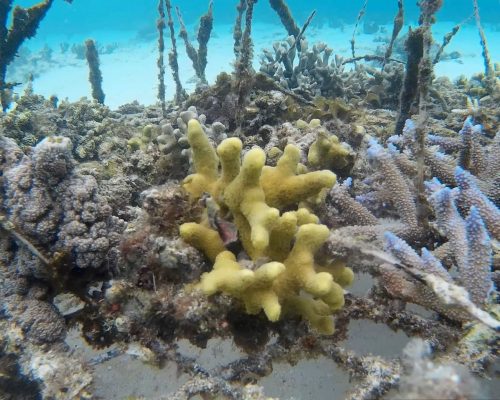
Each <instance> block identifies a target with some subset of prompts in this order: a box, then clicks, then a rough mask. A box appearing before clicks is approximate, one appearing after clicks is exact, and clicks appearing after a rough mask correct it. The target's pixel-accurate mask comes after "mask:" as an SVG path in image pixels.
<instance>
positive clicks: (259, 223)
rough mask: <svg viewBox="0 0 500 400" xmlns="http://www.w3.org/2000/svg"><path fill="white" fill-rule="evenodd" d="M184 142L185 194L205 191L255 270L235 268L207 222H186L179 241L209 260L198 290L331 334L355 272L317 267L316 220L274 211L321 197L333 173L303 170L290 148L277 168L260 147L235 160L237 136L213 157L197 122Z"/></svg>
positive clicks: (321, 232) (321, 235) (321, 237)
mask: <svg viewBox="0 0 500 400" xmlns="http://www.w3.org/2000/svg"><path fill="white" fill-rule="evenodd" d="M188 141H189V143H190V145H191V147H192V151H193V164H194V168H195V173H194V174H192V175H189V176H188V177H187V178H186V179H185V180H184V183H183V186H184V188H185V189H186V190H187V191H188V192H189V193H190V195H191V196H192V197H193V199H198V198H200V197H201V195H202V194H203V193H208V194H209V195H210V196H211V197H212V199H213V200H215V202H216V203H217V205H218V207H219V209H220V211H221V212H223V213H224V215H225V217H227V215H229V216H230V217H231V218H232V219H233V222H234V224H235V225H236V227H237V230H238V235H239V239H240V241H241V244H242V246H243V248H244V249H245V251H246V253H247V254H248V256H249V257H250V258H251V259H252V260H253V264H259V265H260V266H259V267H253V268H251V267H250V266H249V267H248V268H247V267H246V266H243V265H242V264H240V263H238V262H237V260H236V257H235V255H234V254H233V253H231V252H230V251H227V250H226V249H225V247H224V242H223V240H222V239H221V237H220V235H219V231H217V230H216V229H212V228H211V227H210V226H209V224H208V221H203V222H202V223H194V222H193V223H187V224H183V225H182V226H181V227H180V234H181V236H182V238H183V239H184V240H185V241H186V242H188V243H190V244H191V245H193V246H194V247H196V248H198V249H199V250H201V251H203V252H204V253H205V254H206V256H207V257H208V258H209V259H210V260H211V261H213V262H214V266H213V269H212V271H211V272H208V273H205V274H203V275H202V277H201V281H200V283H199V284H198V287H199V288H200V289H201V290H202V291H203V292H204V293H205V294H207V295H211V294H214V293H217V292H223V293H226V294H228V295H230V296H232V297H234V298H237V299H239V300H241V301H242V303H243V304H244V305H245V309H246V311H247V312H248V313H250V314H256V313H258V312H260V311H261V310H263V311H264V313H265V314H266V316H267V318H268V319H269V320H270V321H276V320H278V319H279V318H280V317H281V315H282V314H283V313H290V314H298V315H300V316H302V317H303V318H305V319H307V320H308V321H309V322H310V323H311V325H312V326H313V327H314V328H316V329H317V330H319V331H320V332H322V333H327V334H330V333H332V332H333V320H332V318H331V314H332V313H333V312H334V311H336V310H338V309H339V308H341V307H342V306H343V304H344V292H343V289H342V286H345V285H348V284H350V283H351V281H352V271H351V270H350V269H349V268H347V267H346V266H345V265H344V264H343V263H340V262H338V261H337V262H335V263H333V264H332V265H327V266H320V265H316V263H315V259H314V255H315V253H316V251H317V250H318V249H319V247H320V246H322V245H323V243H324V242H325V241H326V239H327V237H328V235H329V230H328V228H327V227H326V226H324V225H320V224H319V220H318V217H317V216H316V215H314V214H312V213H311V212H310V211H309V210H307V209H306V208H299V209H297V210H295V211H287V212H284V213H283V214H281V215H280V211H279V209H284V208H285V207H286V208H288V209H290V208H291V207H292V206H296V207H297V205H298V204H299V202H302V201H306V200H308V199H311V198H315V197H318V195H319V194H320V193H321V192H322V191H324V190H325V189H328V188H330V187H332V186H333V185H334V184H335V179H336V177H335V174H333V173H332V172H330V171H315V172H304V171H303V169H304V168H303V167H302V166H301V165H300V164H299V150H298V148H297V147H295V146H293V145H288V146H287V147H286V148H285V151H284V153H283V155H282V156H281V157H280V159H279V160H278V163H277V165H276V167H267V166H264V164H265V161H266V159H265V154H264V151H263V150H262V149H260V148H253V149H252V150H250V151H248V152H247V153H246V154H245V157H244V158H243V160H242V161H240V157H241V149H242V144H241V141H240V140H239V139H236V138H230V139H226V140H224V141H223V142H222V143H221V144H220V145H219V146H218V148H217V153H215V151H214V150H213V148H212V147H211V146H210V143H209V141H208V138H207V137H206V135H205V133H204V132H203V128H202V127H201V125H200V124H199V122H198V121H196V120H191V121H190V122H189V124H188ZM219 164H220V172H219ZM248 262H249V263H250V260H249V261H248ZM249 265H250V264H249Z"/></svg>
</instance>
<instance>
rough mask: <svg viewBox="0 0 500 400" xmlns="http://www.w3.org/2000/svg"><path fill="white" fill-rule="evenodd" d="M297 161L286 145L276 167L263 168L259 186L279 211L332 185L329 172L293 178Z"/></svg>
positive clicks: (291, 147) (296, 151)
mask: <svg viewBox="0 0 500 400" xmlns="http://www.w3.org/2000/svg"><path fill="white" fill-rule="evenodd" d="M299 160H300V151H299V149H298V148H297V147H296V146H294V145H291V144H289V145H288V146H286V147H285V152H284V153H283V155H282V156H281V158H280V159H279V160H278V163H277V165H276V167H264V168H263V170H262V179H261V184H262V188H263V189H264V192H265V194H266V202H267V203H268V204H269V205H270V206H273V207H277V208H280V209H283V208H284V207H286V206H289V205H292V204H297V203H298V202H300V201H304V200H306V199H308V198H310V197H313V196H316V195H318V194H319V193H320V192H321V191H322V190H323V189H325V188H328V189H329V188H331V187H332V186H333V185H334V184H335V180H336V177H335V174H334V173H333V172H331V171H314V172H308V173H305V174H297V168H298V165H299Z"/></svg>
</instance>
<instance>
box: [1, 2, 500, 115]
mask: <svg viewBox="0 0 500 400" xmlns="http://www.w3.org/2000/svg"><path fill="white" fill-rule="evenodd" d="M35 3H36V1H33V0H31V1H28V0H23V1H15V2H14V4H19V5H22V6H31V5H33V4H35ZM213 3H214V5H213V14H214V26H213V30H212V36H211V38H210V41H209V43H208V65H207V70H206V75H207V80H208V82H209V83H213V82H214V81H215V78H216V76H217V74H218V73H220V72H222V71H226V72H230V71H232V68H233V62H234V53H233V44H234V42H233V37H232V29H233V24H234V21H235V17H236V4H237V1H236V0H214V2H213ZM364 3H365V0H352V1H349V2H346V1H324V0H323V1H321V0H310V1H307V2H304V1H299V0H294V1H292V0H290V1H288V5H289V7H290V9H291V11H292V14H293V16H294V18H295V20H296V21H297V24H298V25H299V26H302V24H303V23H304V22H305V21H306V19H307V17H308V16H309V14H310V13H311V12H312V10H316V11H317V13H316V16H315V17H314V19H313V20H312V23H311V25H310V26H309V28H308V29H307V31H306V33H305V36H306V38H307V39H308V41H309V43H311V44H313V43H315V42H318V41H323V42H326V43H327V44H328V46H330V47H331V48H333V49H334V52H335V54H338V55H340V56H342V57H350V56H351V51H350V39H351V37H352V34H353V31H354V24H355V22H356V19H357V16H358V14H359V11H360V9H361V7H362V6H363V4H364ZM404 3H405V26H404V27H403V29H402V31H401V33H400V38H401V37H403V36H404V34H405V33H406V32H407V31H408V29H409V27H410V26H415V25H416V24H417V19H418V14H419V9H418V6H417V4H416V3H417V2H416V0H410V1H408V0H406V1H405V2H404ZM172 5H173V6H178V7H179V8H180V10H181V12H182V14H183V18H184V21H185V22H186V26H187V30H188V33H189V35H190V38H191V40H192V41H193V42H194V44H195V46H196V45H197V44H196V33H197V29H198V21H199V18H200V16H201V15H203V14H204V13H205V12H206V10H207V6H208V0H189V1H187V0H175V1H172ZM479 6H480V11H481V19H482V22H483V25H484V29H485V32H486V36H487V38H488V43H489V49H490V53H491V58H492V61H493V62H495V61H498V60H499V59H500V2H499V1H498V0H479ZM396 11H397V1H396V0H369V1H368V2H367V6H366V12H365V14H364V17H363V19H362V20H361V22H360V23H359V26H358V28H357V34H356V55H363V54H373V53H374V52H375V51H376V49H377V47H380V46H381V45H382V42H383V41H384V40H386V41H387V40H388V38H389V37H390V34H391V31H392V21H393V18H394V15H395V13H396ZM472 11H473V2H472V0H445V1H444V5H443V7H442V9H441V10H440V11H439V12H438V14H437V23H436V24H435V25H434V26H433V32H434V38H435V41H436V43H441V41H442V38H443V36H444V35H445V34H446V33H448V32H449V31H450V30H451V29H452V28H453V26H454V25H456V24H458V23H461V22H463V21H466V22H465V23H464V24H463V26H462V29H461V30H460V31H459V32H458V34H457V35H456V36H455V37H454V38H453V40H452V41H451V43H450V45H449V46H448V47H447V49H446V51H447V52H448V53H449V54H454V55H455V57H453V58H447V59H444V60H443V61H442V62H440V63H439V64H437V66H436V69H435V72H436V75H438V76H447V77H449V78H450V79H456V78H457V77H458V76H459V75H461V74H464V75H466V76H471V75H473V74H474V73H477V72H482V71H483V70H484V63H483V59H482V55H481V52H482V49H481V46H480V43H479V35H478V31H477V28H476V24H475V21H474V19H473V18H470V17H471V15H472ZM157 18H158V14H157V0H73V2H72V4H70V3H68V2H66V1H64V0H55V1H54V4H53V6H52V8H51V9H50V10H49V12H48V13H47V15H46V17H45V19H44V20H43V21H42V22H41V24H40V27H39V29H38V32H37V35H36V37H35V38H33V39H31V40H29V41H26V42H25V43H24V44H23V46H22V47H21V49H20V51H19V57H18V58H17V60H16V61H15V62H14V63H12V65H10V66H9V70H8V78H9V79H10V81H12V82H20V83H24V84H25V83H26V82H27V81H28V78H29V77H30V76H33V78H34V80H33V85H34V89H35V91H36V92H37V93H40V94H43V95H45V96H51V95H53V94H56V95H57V96H58V97H59V98H68V99H69V100H73V101H74V100H78V99H79V98H81V97H82V96H89V94H90V93H89V87H88V84H87V82H86V81H87V74H88V70H87V66H86V63H85V60H84V59H83V57H82V52H81V50H82V45H83V42H84V41H85V40H86V39H88V38H92V39H94V40H95V41H96V42H97V43H98V47H99V52H100V58H101V68H102V70H103V87H104V91H105V93H106V98H107V104H108V105H109V106H110V107H112V108H113V107H117V106H119V105H120V104H123V103H125V102H130V101H133V100H138V101H139V102H141V103H143V104H152V103H154V102H155V100H156V99H155V92H156V86H157V80H156V76H157V67H156V60H157V28H156V21H157ZM174 23H175V29H176V32H177V33H178V31H179V26H178V21H177V17H176V15H175V12H174ZM366 27H371V28H372V29H371V30H369V29H365V28H366ZM373 29H374V30H373ZM168 34H169V32H168V30H167V31H166V33H165V35H166V49H167V51H169V50H170V45H171V44H170V40H169V38H168ZM286 37H287V32H286V30H285V28H284V27H283V25H282V24H281V21H280V19H279V17H278V16H277V14H276V13H275V12H274V10H273V9H272V8H271V7H270V5H269V1H268V0H259V1H258V2H257V4H256V6H255V11H254V20H253V32H252V40H253V42H254V62H253V64H254V68H255V69H256V70H258V69H259V67H260V63H259V55H260V54H262V50H263V49H266V48H267V49H268V48H271V46H272V45H273V43H274V42H275V41H279V40H284V39H285V38H286ZM177 43H178V53H179V65H180V69H181V71H180V75H181V76H180V78H181V81H182V83H183V85H184V87H185V88H186V89H187V90H188V92H190V91H192V90H193V89H194V86H195V85H194V83H193V82H194V80H193V76H194V71H193V69H192V66H191V63H190V61H189V59H188V58H187V56H186V52H185V48H184V43H182V40H180V39H178V42H177ZM401 43H402V42H401ZM400 57H404V55H400ZM167 76H168V77H170V76H171V75H170V71H169V67H168V66H167ZM18 89H19V91H21V90H22V87H21V86H19V87H18ZM166 94H167V98H171V96H172V95H173V87H172V85H171V84H170V82H167V92H166Z"/></svg>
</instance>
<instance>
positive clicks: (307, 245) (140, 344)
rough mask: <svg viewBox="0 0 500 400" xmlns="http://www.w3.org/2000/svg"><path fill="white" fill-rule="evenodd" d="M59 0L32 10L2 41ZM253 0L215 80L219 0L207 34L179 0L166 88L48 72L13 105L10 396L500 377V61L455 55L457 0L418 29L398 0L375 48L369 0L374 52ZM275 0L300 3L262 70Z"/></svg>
mask: <svg viewBox="0 0 500 400" xmlns="http://www.w3.org/2000/svg"><path fill="white" fill-rule="evenodd" d="M51 3H52V2H48V1H47V2H42V3H40V4H38V5H37V6H34V7H32V8H28V9H20V8H15V9H14V18H13V22H12V28H11V29H10V30H9V29H4V30H3V31H2V30H1V29H0V55H2V54H6V53H5V51H6V50H5V48H6V47H5V46H7V45H8V44H9V43H10V44H11V45H13V46H14V45H15V46H14V47H15V49H14V47H13V49H14V50H13V51H14V53H15V51H17V49H18V47H19V46H20V45H21V43H22V39H23V38H27V37H30V36H32V35H34V33H35V28H36V26H37V25H38V23H39V22H40V20H41V18H42V17H43V15H44V13H45V11H47V10H48V8H49V7H50V5H51ZM235 3H237V4H236V12H237V20H236V23H235V25H234V31H233V37H234V47H232V48H233V49H234V52H235V58H236V59H235V62H234V64H233V66H232V67H231V68H233V67H234V70H233V71H226V72H221V73H220V74H219V75H218V76H217V78H216V80H215V82H213V83H211V82H210V79H209V75H208V73H207V75H206V74H205V69H206V66H207V63H208V62H209V60H210V58H211V57H212V56H213V55H212V54H211V51H212V48H211V47H210V46H208V39H209V38H210V35H211V34H212V30H213V31H214V33H215V32H216V30H217V25H216V23H217V15H218V14H217V7H218V4H217V2H213V3H212V2H210V3H209V5H208V12H207V13H206V14H205V15H203V16H202V18H201V20H200V26H199V29H198V43H199V48H198V49H197V50H196V49H194V47H193V45H192V44H191V42H190V41H189V36H188V31H189V30H190V28H191V27H190V26H189V24H185V23H184V21H183V20H182V17H181V15H180V12H178V15H177V16H178V19H177V20H174V18H175V15H172V6H175V4H174V2H171V1H165V2H163V1H159V2H158V3H157V6H158V11H159V20H158V21H156V22H155V21H152V22H151V23H152V24H153V25H154V24H155V23H156V24H157V28H158V29H157V31H158V34H159V35H160V37H159V39H158V42H157V43H158V46H159V48H160V55H159V59H158V66H159V69H160V71H159V80H160V84H159V96H158V99H159V103H158V104H154V105H149V106H144V105H141V104H139V103H138V102H132V103H128V104H123V105H121V106H120V107H118V108H117V109H116V110H111V109H110V108H108V107H107V106H106V105H104V104H102V103H103V100H104V95H103V93H102V89H101V90H100V91H99V90H98V88H97V87H96V88H95V93H94V99H95V101H91V100H87V99H81V100H80V101H78V102H69V101H67V100H64V101H58V100H57V99H56V98H50V99H46V98H44V97H43V96H40V95H37V94H36V93H35V92H34V90H33V86H31V85H29V86H28V87H27V89H26V90H25V92H24V93H23V94H19V95H18V96H17V97H14V98H13V100H15V103H14V106H13V107H12V108H11V109H10V110H9V111H8V112H6V113H3V114H2V115H0V192H1V194H2V197H1V202H0V296H1V299H2V302H1V304H0V398H2V399H3V398H5V399H38V398H43V399H51V400H52V399H94V398H146V399H149V398H151V399H191V398H210V399H212V398H213V399H238V400H239V399H267V398H276V397H278V396H281V397H282V398H291V397H293V398H326V397H328V396H330V397H332V396H335V398H339V399H340V398H345V399H352V400H354V399H356V400H363V399H366V400H368V399H417V398H419V399H420V398H436V399H437V398H439V399H482V398H493V397H492V396H491V395H490V394H488V393H487V391H488V387H493V389H492V390H491V391H492V392H493V390H494V385H495V384H496V381H498V371H495V368H496V366H497V364H498V358H497V357H498V343H499V329H500V309H499V307H498V285H499V284H500V264H499V260H500V258H499V239H500V211H499V208H498V206H499V201H500V195H499V193H500V192H499V187H500V185H499V182H500V134H499V133H498V132H499V131H500V127H499V121H500V110H499V108H498V101H499V99H500V95H499V87H500V86H499V78H500V75H499V74H498V73H497V72H498V71H496V70H495V69H494V67H491V61H488V63H487V64H488V65H489V66H488V69H487V74H485V75H477V76H475V77H472V78H470V79H467V78H461V79H459V80H458V81H456V82H453V83H452V82H451V81H449V80H448V79H443V78H437V77H435V76H434V71H433V63H432V58H431V55H433V56H435V55H436V54H439V56H436V58H434V59H435V60H438V59H439V58H440V57H441V58H442V57H443V56H444V55H445V54H446V52H445V51H444V47H445V46H446V44H445V45H443V46H442V48H440V49H437V50H436V49H435V48H434V47H433V46H432V36H431V29H430V28H431V24H432V23H433V22H434V21H435V18H436V16H435V13H436V12H437V10H438V9H439V8H440V7H441V5H442V2H440V1H421V2H419V7H420V12H421V18H420V23H419V26H418V27H416V28H414V29H412V30H411V31H410V32H409V33H408V36H407V38H406V45H403V41H402V40H401V38H399V35H400V33H401V32H403V31H404V30H405V29H406V28H405V26H404V25H403V21H404V17H405V13H406V11H405V9H404V6H403V2H402V1H395V2H394V3H395V4H394V5H395V7H397V13H396V15H395V16H394V17H393V16H391V17H390V20H391V21H392V20H394V28H393V29H392V30H390V31H392V36H388V37H387V38H386V42H384V45H383V46H382V47H383V48H381V49H378V50H377V51H376V52H374V53H373V54H371V53H369V54H365V55H359V53H360V52H361V49H362V46H360V45H359V44H358V45H357V44H356V42H355V39H356V35H357V33H356V32H357V31H358V30H360V29H361V24H362V23H363V19H365V20H366V19H367V18H368V17H369V13H370V5H369V4H368V2H364V5H363V8H362V9H361V12H359V17H358V20H357V22H355V23H356V28H355V32H354V36H353V39H352V42H351V45H352V52H353V57H352V58H350V59H347V58H342V57H340V56H339V55H338V54H335V52H334V50H333V48H334V46H333V43H332V44H328V45H327V44H325V43H312V42H311V41H308V39H307V38H306V36H307V37H309V32H310V31H309V30H313V29H317V28H315V25H314V24H315V23H318V24H319V23H320V21H318V22H316V21H315V18H318V15H317V13H314V12H311V13H309V14H308V15H309V18H308V19H306V20H305V21H304V22H303V25H302V26H301V25H300V24H299V23H298V22H297V21H296V20H295V19H294V14H295V15H299V14H297V13H295V12H294V11H295V10H294V6H293V3H292V2H289V4H287V3H286V2H285V1H270V2H264V1H261V2H257V1H255V0H241V1H238V2H235ZM10 6H11V2H9V1H7V2H5V1H2V0H0V17H2V16H4V17H5V18H3V19H5V21H4V22H6V21H7V20H6V16H7V15H8V13H9V12H10ZM68 7H69V5H68ZM71 7H73V6H71ZM256 7H270V10H272V9H273V10H275V11H276V13H277V14H278V16H279V18H280V20H281V21H282V23H283V27H282V28H283V35H282V37H281V38H279V39H281V40H278V41H277V42H276V43H274V44H272V43H269V46H271V45H272V50H264V51H263V52H262V54H259V59H260V68H259V70H258V71H256V70H254V64H253V63H252V57H253V52H254V49H253V36H252V35H253V34H252V24H255V21H253V13H254V8H255V9H256ZM16 10H17V11H16ZM474 10H475V16H476V19H477V20H478V22H477V24H478V25H480V23H479V14H478V13H479V10H478V8H477V4H476V8H475V9H474ZM186 11H187V10H186ZM16 15H17V19H16ZM186 16H187V14H186ZM21 17H22V18H21ZM0 19H2V18H0ZM1 22H2V21H0V23H1ZM186 22H188V20H187V19H186ZM23 24H26V25H27V26H28V25H29V28H30V29H27V26H26V27H25V28H26V29H25V30H24V31H23V32H24V33H23V35H22V38H21V37H20V36H16V35H15V32H18V29H19V28H20V27H22V26H24V25H23ZM370 24H371V25H370ZM370 24H369V21H365V28H364V29H365V31H370V29H374V26H373V25H374V22H373V21H372V22H370ZM375 25H376V24H375ZM3 26H5V24H4V25H3ZM166 26H168V28H169V29H168V34H169V35H170V40H165V37H164V36H163V35H164V34H166V33H165V32H164V28H165V27H166ZM0 28H1V26H0ZM176 28H177V29H179V31H178V32H180V35H181V39H182V40H183V42H184V43H185V45H186V49H187V52H188V57H189V61H191V62H192V65H193V68H194V70H195V73H196V78H197V80H196V83H197V84H196V90H195V91H194V92H193V93H191V94H189V95H188V94H187V92H186V91H185V89H184V88H183V87H182V85H181V78H180V74H179V72H180V71H179V69H180V67H179V65H180V64H179V60H178V57H179V54H178V52H177V48H176V46H177V42H176V39H177V37H176V33H175V29H176ZM375 28H376V26H375ZM2 32H3V34H2ZM254 32H255V31H254ZM386 33H387V32H386ZM454 34H456V32H455V33H454ZM2 35H3V36H2ZM12 35H14V36H12ZM484 35H485V33H484V31H483V30H482V28H481V43H482V45H483V46H487V42H486V40H485V39H484V38H483V37H484ZM311 36H312V35H311ZM15 38H17V39H16V40H14V39H15ZM214 38H215V39H216V36H214ZM446 40H447V41H450V40H453V35H452V36H451V37H447V39H446ZM167 42H168V43H167ZM335 45H336V46H338V45H339V44H337V43H336V44H335ZM343 45H344V46H346V47H347V48H348V47H349V45H348V44H347V43H344V44H343ZM269 46H268V47H269ZM330 46H331V47H330ZM94 50H96V49H95V46H94V49H93V50H92V51H94ZM165 50H168V51H169V62H168V65H169V66H170V69H171V70H172V71H171V72H172V76H173V81H172V82H171V81H169V80H168V79H165V77H166V76H167V75H165V72H166V71H165V69H166V65H165V64H166V63H165V62H164V60H163V56H164V51H165ZM434 51H436V53H434ZM484 53H485V57H486V58H487V59H489V57H490V56H489V52H488V51H484ZM96 54H97V52H95V54H93V56H92V54H90V56H91V57H90V58H92V57H94V58H95V56H96ZM2 61H4V64H5V65H4V66H3V67H4V72H5V69H6V67H7V65H9V63H10V61H11V60H10V59H8V58H5V59H3V58H2ZM94 61H95V60H94ZM429 61H430V62H429ZM0 72H1V71H0ZM4 75H5V74H4ZM92 76H93V79H92ZM92 76H91V80H92V81H93V83H94V84H95V85H96V86H97V84H100V80H101V78H102V77H101V75H100V73H97V72H96V71H94V72H93V75H92ZM0 78H1V79H3V81H0V84H1V85H2V86H1V87H0V90H2V91H7V89H8V90H9V91H10V90H11V89H12V85H7V83H6V82H4V81H5V77H3V78H2V77H0ZM104 78H105V76H104ZM105 82H106V81H105ZM168 85H172V86H175V93H176V94H175V98H174V99H173V101H167V99H165V90H166V89H165V88H166V87H168ZM7 86H8V87H7ZM145 90H146V89H145ZM107 94H108V96H109V93H108V91H107ZM2 99H3V98H2ZM366 333H368V334H366ZM228 349H230V350H228ZM221 353H222V354H223V356H221ZM282 370H285V371H286V372H285V373H284V375H280V373H281V372H280V371H282ZM311 370H313V371H314V372H311ZM296 371H298V372H296ZM295 373H297V374H298V375H297V376H299V375H300V374H302V376H304V374H306V375H305V378H303V379H296V378H294V377H295V376H296V375H294V374H295ZM123 377H125V378H123ZM315 379H318V380H315ZM295 380H297V382H299V385H296V382H295ZM495 380H496V381H495ZM309 381H311V382H320V383H318V384H317V385H315V386H316V387H314V388H313V389H307V390H310V391H309V392H308V391H307V390H306V387H309V386H308V382H309ZM117 382H118V383H119V384H118V383H117ZM131 382H132V383H133V384H134V385H133V387H131V386H130V384H131ZM283 382H285V383H286V384H283ZM332 382H333V383H332ZM330 383H332V385H331V386H329V385H330ZM294 385H295V386H294ZM325 385H326V386H325ZM288 386H290V387H288ZM325 387H326V388H327V389H326V390H327V391H328V393H327V394H325V392H324V391H323V392H321V390H323V388H325ZM341 388H342V389H341ZM336 390H338V392H337V391H336ZM311 393H313V394H311ZM332 393H333V394H332ZM268 396H273V397H268ZM488 396H490V397H488Z"/></svg>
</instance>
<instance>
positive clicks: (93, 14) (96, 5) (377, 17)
mask: <svg viewBox="0 0 500 400" xmlns="http://www.w3.org/2000/svg"><path fill="white" fill-rule="evenodd" d="M416 2H417V1H416V0H406V1H405V7H406V11H407V15H406V16H407V21H408V22H409V21H415V20H416V19H417V18H418V7H417V6H416ZM34 3H36V1H33V0H22V1H16V2H14V4H20V5H22V6H29V5H32V4H34ZM236 3H237V2H236V0H214V18H215V24H220V25H225V24H232V23H233V21H234V17H235V15H236V10H235V5H236ZM363 3H364V0H350V1H343V0H340V1H339V0H308V1H302V0H289V1H288V5H289V6H290V9H291V10H292V13H293V15H294V17H295V18H296V19H297V20H298V21H299V23H300V21H302V22H303V21H304V20H305V19H306V18H307V15H309V13H310V12H311V11H312V10H313V9H314V10H317V11H318V14H317V17H316V23H321V22H323V21H324V22H329V21H331V22H334V21H343V22H344V23H352V21H354V20H355V19H356V16H357V15H358V12H359V10H360V8H361V6H362V5H363ZM172 4H173V5H178V6H179V7H180V8H181V9H182V12H183V15H184V18H185V20H186V22H187V23H194V22H195V21H196V20H197V19H198V17H199V15H200V14H201V13H203V12H204V11H205V9H206V7H207V4H208V1H207V0H177V1H172ZM396 4H397V2H396V0H370V1H368V6H367V9H366V18H367V19H369V20H374V21H376V22H378V23H389V22H390V21H392V18H393V17H394V12H395V11H396V7H397V5H396ZM156 5H157V0H74V1H73V3H72V4H68V3H66V2H65V1H63V0H56V2H55V4H54V5H53V7H52V9H51V11H50V13H49V14H48V15H47V17H46V19H45V21H44V22H43V24H42V26H41V28H40V34H42V35H43V34H49V33H50V34H53V33H62V32H64V33H66V34H73V33H82V32H89V31H94V30H106V29H110V30H115V29H125V30H130V29H144V28H145V27H147V26H149V25H150V24H151V21H153V20H154V19H155V18H156ZM479 6H480V8H481V17H482V21H483V22H485V23H493V24H497V26H498V29H500V1H499V0H479ZM471 13H472V0H445V1H444V5H443V7H442V9H441V11H440V12H439V14H438V20H441V21H453V22H460V21H462V20H464V19H465V18H467V17H468V16H469V15H470V14H471ZM255 20H256V21H258V22H270V23H279V20H278V18H277V16H276V14H275V13H274V11H273V10H272V9H271V8H270V7H269V4H268V1H267V0H259V1H258V3H257V6H256V8H255Z"/></svg>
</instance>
